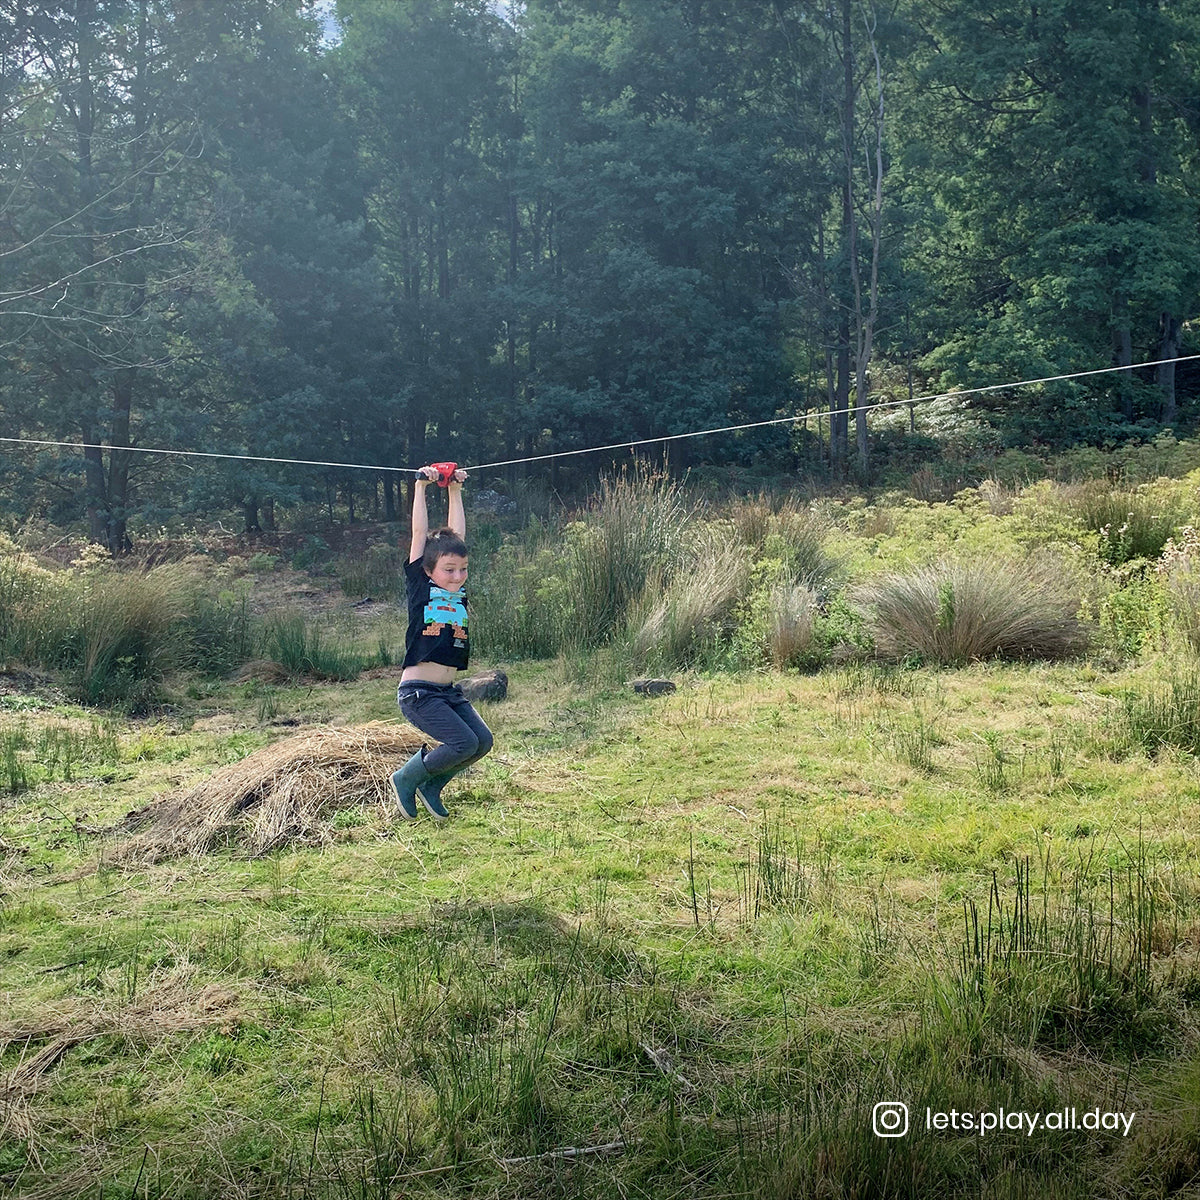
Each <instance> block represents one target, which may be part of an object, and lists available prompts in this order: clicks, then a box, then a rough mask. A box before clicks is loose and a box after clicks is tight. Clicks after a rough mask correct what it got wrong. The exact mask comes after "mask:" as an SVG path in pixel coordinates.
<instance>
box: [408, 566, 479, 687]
mask: <svg viewBox="0 0 1200 1200" xmlns="http://www.w3.org/2000/svg"><path fill="white" fill-rule="evenodd" d="M404 578H405V581H406V583H407V585H408V636H407V637H406V638H405V639H404V665H405V666H406V667H415V666H416V665H417V664H418V663H423V662H435V663H440V664H441V665H442V666H444V667H457V668H458V669H459V670H460V671H461V670H465V668H466V665H467V658H468V656H469V655H470V646H469V645H468V639H467V593H466V590H465V589H463V590H461V591H457V592H448V591H446V589H445V588H440V587H438V586H437V584H436V583H434V582H433V580H432V579H430V578H429V576H428V575H426V574H425V568H424V566H423V565H422V562H421V559H419V558H418V559H416V560H415V561H414V562H410V563H409V564H408V565H407V566H406V567H405V568H404Z"/></svg>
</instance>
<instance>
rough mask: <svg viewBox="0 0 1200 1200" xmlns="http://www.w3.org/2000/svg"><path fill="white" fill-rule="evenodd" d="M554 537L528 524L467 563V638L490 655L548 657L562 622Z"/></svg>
mask: <svg viewBox="0 0 1200 1200" xmlns="http://www.w3.org/2000/svg"><path fill="white" fill-rule="evenodd" d="M565 570H566V568H565V564H564V562H563V555H562V551H561V547H560V546H559V545H558V539H557V538H556V537H555V536H554V535H553V534H552V533H550V532H549V531H548V530H546V529H545V528H544V527H542V526H540V525H537V524H534V525H531V526H530V527H529V528H528V529H527V530H526V531H525V532H524V533H523V534H522V535H521V536H520V537H519V538H518V539H517V540H515V541H513V542H509V543H507V544H506V545H504V546H501V547H500V549H499V550H497V551H496V552H495V553H494V554H493V555H491V556H490V557H489V558H488V559H487V560H486V561H485V562H484V563H480V564H477V563H476V562H475V561H474V560H473V561H472V563H471V579H470V584H469V589H470V605H471V642H472V645H473V646H474V648H475V649H476V651H478V652H479V653H480V654H483V655H484V656H486V657H488V658H491V659H502V658H517V659H520V658H553V657H554V656H555V655H556V654H557V653H558V651H559V649H560V648H561V646H562V642H563V636H564V630H565V628H566V622H567V615H566V614H567V599H566V579H565Z"/></svg>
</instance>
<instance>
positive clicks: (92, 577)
mask: <svg viewBox="0 0 1200 1200" xmlns="http://www.w3.org/2000/svg"><path fill="white" fill-rule="evenodd" d="M63 583H64V584H65V586H62V587H61V588H60V589H57V590H56V592H55V594H54V595H53V597H52V598H49V599H47V600H45V601H44V602H43V604H42V605H41V606H40V607H39V615H40V617H41V621H40V623H39V625H38V626H37V627H36V628H30V629H28V630H27V634H26V636H27V639H28V643H29V644H31V645H30V648H31V649H32V650H33V651H34V656H35V658H36V659H37V660H40V661H41V662H42V663H43V664H44V665H46V666H50V667H57V668H60V669H64V668H65V669H66V671H67V672H68V673H69V675H70V676H71V677H72V679H73V681H74V688H75V691H76V693H77V695H78V697H79V699H80V700H82V701H83V702H84V703H85V704H111V703H120V702H124V703H129V704H133V705H134V706H135V707H136V706H137V705H139V704H142V703H145V702H148V701H150V700H152V699H153V698H154V697H155V696H156V695H157V694H158V691H159V688H160V686H161V684H162V681H163V680H164V678H165V677H166V676H167V674H168V673H169V672H170V671H171V670H173V669H174V668H175V667H176V666H177V665H178V664H179V662H180V661H181V660H182V659H184V657H185V651H186V648H187V645H188V640H187V638H186V636H185V633H184V618H185V615H186V613H187V609H188V598H189V592H190V584H191V580H190V579H189V578H188V572H187V571H186V569H184V568H182V567H181V566H179V565H178V564H168V565H165V566H161V567H153V568H151V569H150V570H149V571H145V572H133V571H120V570H117V569H115V568H113V567H111V566H108V567H100V568H97V569H93V570H87V571H83V572H79V573H75V574H72V575H69V576H67V577H66V578H65V579H64V581H63Z"/></svg>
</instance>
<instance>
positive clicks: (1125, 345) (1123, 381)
mask: <svg viewBox="0 0 1200 1200" xmlns="http://www.w3.org/2000/svg"><path fill="white" fill-rule="evenodd" d="M1112 333H1113V358H1114V359H1115V360H1116V362H1115V363H1114V366H1118V367H1128V366H1131V365H1132V364H1133V332H1132V330H1131V329H1130V327H1129V312H1128V306H1127V304H1126V302H1125V298H1124V297H1123V296H1118V297H1117V324H1116V326H1115V327H1114V328H1113V331H1112ZM1117 396H1118V397H1119V401H1120V408H1121V415H1122V416H1123V417H1124V418H1125V420H1126V421H1132V420H1133V373H1132V372H1131V371H1118V372H1117Z"/></svg>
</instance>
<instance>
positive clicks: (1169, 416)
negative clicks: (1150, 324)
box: [1154, 312, 1183, 425]
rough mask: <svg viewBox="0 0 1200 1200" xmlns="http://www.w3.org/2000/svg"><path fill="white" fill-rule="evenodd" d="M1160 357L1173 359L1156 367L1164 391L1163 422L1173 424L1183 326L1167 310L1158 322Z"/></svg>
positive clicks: (1158, 382)
mask: <svg viewBox="0 0 1200 1200" xmlns="http://www.w3.org/2000/svg"><path fill="white" fill-rule="evenodd" d="M1158 332H1159V343H1158V357H1159V358H1160V359H1169V360H1171V361H1168V362H1161V363H1160V364H1159V366H1158V367H1157V368H1156V369H1155V373H1154V378H1155V382H1156V383H1157V384H1158V386H1159V390H1160V391H1161V392H1162V409H1161V413H1162V423H1163V424H1164V425H1173V424H1174V423H1175V417H1176V415H1177V409H1176V404H1175V363H1174V359H1176V358H1178V357H1179V338H1180V335H1181V334H1182V332H1183V326H1182V324H1181V322H1180V320H1179V318H1178V317H1177V316H1175V315H1174V313H1169V312H1165V313H1163V314H1162V316H1161V317H1160V318H1159V323H1158Z"/></svg>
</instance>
